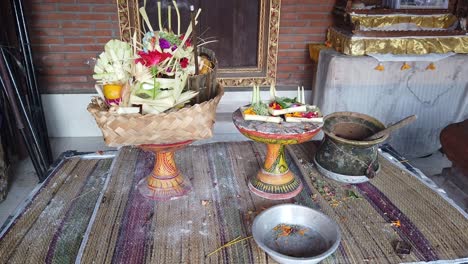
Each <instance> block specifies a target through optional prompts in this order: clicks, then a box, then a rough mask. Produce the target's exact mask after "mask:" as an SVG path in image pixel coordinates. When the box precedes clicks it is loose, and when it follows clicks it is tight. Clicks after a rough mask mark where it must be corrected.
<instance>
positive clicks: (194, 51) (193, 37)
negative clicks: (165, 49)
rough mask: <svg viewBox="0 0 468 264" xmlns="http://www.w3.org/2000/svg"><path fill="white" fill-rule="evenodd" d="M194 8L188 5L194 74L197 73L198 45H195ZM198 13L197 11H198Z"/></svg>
mask: <svg viewBox="0 0 468 264" xmlns="http://www.w3.org/2000/svg"><path fill="white" fill-rule="evenodd" d="M194 11H195V8H194V7H193V5H191V6H190V17H191V19H192V40H193V43H192V44H193V55H194V57H195V75H198V74H199V69H198V46H197V27H196V25H195V16H196V15H195V12H194ZM198 13H199V12H198Z"/></svg>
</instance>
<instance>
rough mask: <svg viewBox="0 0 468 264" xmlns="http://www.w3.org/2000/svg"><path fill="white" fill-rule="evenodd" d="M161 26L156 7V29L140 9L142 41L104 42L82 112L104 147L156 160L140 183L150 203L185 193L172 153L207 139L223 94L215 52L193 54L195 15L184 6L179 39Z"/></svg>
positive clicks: (197, 50) (196, 46) (197, 45)
mask: <svg viewBox="0 0 468 264" xmlns="http://www.w3.org/2000/svg"><path fill="white" fill-rule="evenodd" d="M173 4H174V10H175V11H176V14H177V22H178V27H177V28H178V29H177V32H174V31H173V30H172V29H171V28H170V25H171V21H170V19H171V6H168V23H167V24H168V25H169V28H168V29H166V28H163V27H162V18H161V13H162V12H161V2H158V22H159V30H153V27H152V26H151V24H150V22H149V18H148V16H147V15H146V11H145V7H144V6H143V7H142V8H140V10H139V11H140V14H141V16H142V18H143V21H145V23H146V28H148V31H147V32H141V40H140V38H138V36H137V34H136V33H135V34H134V36H133V38H132V40H131V43H128V42H123V41H120V40H110V41H109V42H108V43H107V44H106V45H105V47H104V52H103V53H101V54H100V55H99V58H98V59H97V63H96V65H95V67H94V75H93V78H94V79H95V80H96V81H97V84H96V86H95V87H96V90H97V92H98V94H99V96H98V97H95V98H93V99H92V102H91V103H90V104H89V106H88V111H89V112H90V113H91V114H92V115H93V117H94V118H95V120H96V123H97V125H98V126H99V128H100V129H101V131H102V134H103V136H104V140H105V143H106V144H107V145H108V146H114V147H117V146H125V145H135V146H138V147H140V148H141V149H143V150H146V151H152V152H154V153H155V155H156V158H155V167H154V170H153V172H152V174H151V175H150V176H148V177H147V178H146V179H143V181H142V182H140V183H139V185H138V188H139V190H140V193H141V194H143V195H144V196H146V197H149V198H151V199H156V200H166V199H171V198H174V197H179V196H182V195H184V194H186V193H187V192H188V191H189V190H190V184H189V182H188V181H187V180H186V179H185V178H184V177H183V176H182V175H181V174H180V172H179V170H178V169H177V167H176V165H175V162H174V155H173V152H174V151H175V150H178V149H181V148H183V147H184V146H186V145H188V144H190V143H191V142H193V141H194V140H200V139H207V138H210V137H211V136H212V135H213V132H212V131H213V124H214V122H215V117H216V107H217V105H218V103H219V101H220V100H221V97H222V95H223V87H222V86H220V85H219V84H218V83H217V82H216V64H217V61H216V58H215V55H214V52H213V51H211V50H208V49H205V48H203V47H200V46H202V45H204V44H206V43H207V42H203V43H198V42H197V40H198V39H197V37H196V30H195V29H196V27H195V26H196V24H197V19H198V16H199V15H200V12H201V9H198V11H195V10H194V8H193V6H191V11H192V12H191V23H190V25H189V26H188V28H187V30H186V31H185V32H184V33H181V32H180V13H179V11H178V8H177V3H176V1H173Z"/></svg>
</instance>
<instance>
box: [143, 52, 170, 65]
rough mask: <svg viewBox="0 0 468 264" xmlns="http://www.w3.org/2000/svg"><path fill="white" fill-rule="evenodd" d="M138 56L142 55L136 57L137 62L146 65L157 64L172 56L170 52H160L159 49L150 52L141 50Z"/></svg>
mask: <svg viewBox="0 0 468 264" xmlns="http://www.w3.org/2000/svg"><path fill="white" fill-rule="evenodd" d="M138 56H140V58H138V59H136V60H135V62H136V63H141V64H143V65H145V66H146V67H152V66H156V65H158V64H159V63H161V62H163V61H164V60H165V59H167V58H170V57H172V55H171V54H170V53H166V52H159V51H157V50H153V51H148V52H144V51H139V52H138Z"/></svg>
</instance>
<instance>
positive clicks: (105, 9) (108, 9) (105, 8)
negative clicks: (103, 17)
mask: <svg viewBox="0 0 468 264" xmlns="http://www.w3.org/2000/svg"><path fill="white" fill-rule="evenodd" d="M92 9H93V12H99V13H112V14H116V13H117V5H102V6H93V7H92Z"/></svg>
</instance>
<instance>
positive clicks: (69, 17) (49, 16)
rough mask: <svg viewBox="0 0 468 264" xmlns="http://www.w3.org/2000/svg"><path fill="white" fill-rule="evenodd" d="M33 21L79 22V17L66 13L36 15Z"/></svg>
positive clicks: (33, 16)
mask: <svg viewBox="0 0 468 264" xmlns="http://www.w3.org/2000/svg"><path fill="white" fill-rule="evenodd" d="M32 19H33V21H38V20H43V21H47V20H56V21H63V20H77V19H78V16H77V15H76V14H66V13H35V14H33V15H32Z"/></svg>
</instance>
